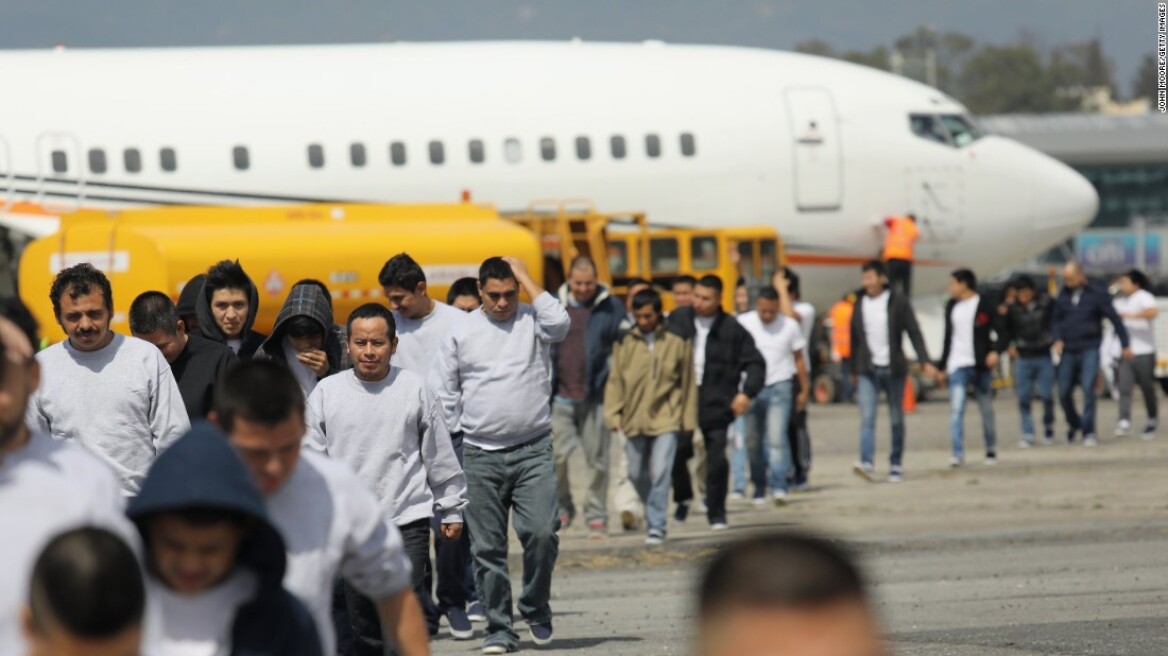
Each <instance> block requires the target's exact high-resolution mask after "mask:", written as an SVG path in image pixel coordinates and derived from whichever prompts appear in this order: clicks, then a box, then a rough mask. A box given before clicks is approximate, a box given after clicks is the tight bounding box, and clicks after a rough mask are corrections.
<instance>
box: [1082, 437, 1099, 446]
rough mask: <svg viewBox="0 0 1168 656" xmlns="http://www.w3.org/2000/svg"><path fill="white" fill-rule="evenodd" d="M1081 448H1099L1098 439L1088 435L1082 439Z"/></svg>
mask: <svg viewBox="0 0 1168 656" xmlns="http://www.w3.org/2000/svg"><path fill="white" fill-rule="evenodd" d="M1083 446H1085V447H1088V448H1094V447H1097V446H1099V438H1097V437H1095V436H1094V435H1088V436H1087V437H1084V438H1083Z"/></svg>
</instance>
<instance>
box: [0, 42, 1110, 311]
mask: <svg viewBox="0 0 1168 656" xmlns="http://www.w3.org/2000/svg"><path fill="white" fill-rule="evenodd" d="M0 69H2V70H4V71H5V74H6V76H5V77H6V82H7V88H8V89H9V93H8V94H7V96H8V97H7V100H6V102H5V103H3V104H0V194H2V195H3V197H4V198H5V199H6V200H7V202H8V203H9V204H11V203H14V202H18V201H27V202H34V203H39V204H42V205H48V206H56V207H62V208H63V209H69V208H71V207H75V206H77V205H86V206H113V207H120V206H136V205H150V204H166V203H183V204H240V203H246V204H271V203H273V202H285V201H300V200H311V199H320V200H345V201H375V202H409V203H420V202H433V201H439V202H441V201H451V202H453V201H456V200H457V199H458V198H459V196H460V194H461V192H463V191H464V190H467V191H469V192H471V193H472V194H473V197H474V199H475V200H476V201H480V202H491V203H494V204H495V205H497V206H498V207H499V208H500V209H501V210H510V209H520V208H523V207H524V206H526V205H527V204H528V203H529V202H531V201H533V200H536V199H541V198H586V199H589V200H591V201H592V202H593V203H595V204H596V206H597V207H599V208H600V209H602V210H613V211H616V210H643V211H645V212H647V213H648V215H649V217H650V221H652V222H656V223H662V224H678V225H691V226H716V225H740V224H759V223H763V224H771V225H774V226H776V227H777V228H778V229H779V231H780V233H781V234H782V236H783V238H784V240H785V241H786V243H787V247H788V252H789V255H790V259H791V264H792V266H793V267H795V268H796V269H797V270H799V272H800V273H801V274H802V275H803V278H804V295H805V296H807V297H808V298H809V299H810V300H812V301H813V302H816V303H817V304H818V305H819V306H820V307H821V309H822V308H823V307H825V305H826V303H827V302H829V301H830V300H833V299H834V298H836V297H838V296H839V294H841V293H843V292H844V291H845V290H846V289H848V288H850V287H854V286H855V284H856V281H857V280H858V276H859V271H858V264H859V262H860V261H861V260H864V259H867V258H870V257H873V256H875V255H877V254H878V251H879V246H880V240H881V234H882V233H880V232H879V230H878V229H877V226H878V225H879V224H880V221H881V219H882V218H883V217H885V216H888V215H891V214H900V213H905V212H915V213H916V215H917V217H918V219H919V221H920V224H921V226H922V233H923V235H922V238H921V241H920V242H919V243H918V246H917V258H918V263H919V265H918V267H917V271H916V276H917V279H916V282H915V283H914V287H915V289H916V290H919V291H921V292H929V291H939V290H940V289H941V288H942V283H943V281H944V279H945V276H946V275H947V272H948V270H949V269H951V268H953V267H955V266H958V265H962V266H971V267H972V268H974V269H975V270H977V271H978V272H982V273H990V272H993V271H996V270H998V269H1000V268H1001V267H1003V266H1005V265H1008V264H1010V263H1012V262H1014V261H1017V260H1019V259H1022V258H1024V257H1026V256H1028V255H1030V254H1032V253H1034V252H1036V251H1038V250H1040V249H1042V248H1045V247H1048V246H1050V245H1051V244H1054V243H1056V242H1058V241H1060V240H1062V239H1065V238H1066V237H1068V236H1069V235H1071V234H1073V233H1074V232H1076V231H1078V230H1079V229H1081V228H1082V227H1084V226H1085V225H1086V223H1087V222H1088V221H1089V220H1090V219H1091V217H1092V216H1093V215H1094V213H1095V210H1096V206H1097V202H1098V201H1097V197H1096V195H1095V192H1094V190H1093V189H1092V188H1091V186H1090V185H1089V184H1088V183H1087V182H1086V181H1085V180H1084V179H1083V178H1082V177H1081V176H1078V175H1077V174H1076V173H1075V172H1074V171H1072V170H1071V169H1069V168H1067V167H1066V166H1064V165H1062V164H1060V163H1059V162H1056V161H1054V160H1052V159H1050V158H1048V157H1046V156H1044V155H1042V154H1040V153H1038V152H1036V151H1033V150H1031V149H1029V148H1026V147H1024V146H1021V145H1019V144H1017V143H1015V142H1013V141H1010V140H1007V139H1004V138H1000V137H994V136H985V137H982V138H980V139H976V140H973V141H972V142H971V143H968V144H965V145H962V146H960V147H958V146H957V145H955V144H952V143H951V144H945V143H938V142H937V141H935V140H928V139H925V138H923V137H921V136H917V135H916V134H914V132H913V130H911V129H910V116H911V115H914V114H918V115H922V114H924V115H954V116H960V115H963V114H965V113H966V112H965V109H964V108H963V107H962V106H961V105H959V104H958V103H956V102H955V101H953V100H952V99H950V98H948V97H947V96H945V95H944V94H942V93H941V92H939V91H937V90H935V89H932V88H929V87H927V86H924V85H921V84H918V83H916V82H912V81H909V80H906V79H903V78H899V77H896V76H893V75H889V74H886V73H882V72H879V71H875V70H872V69H868V68H863V67H860V66H855V65H852V64H847V63H843V62H839V61H834V60H829V59H824V58H819V57H812V56H806V55H799V54H792V53H785V52H774V51H766V50H755V49H744V48H729V47H708V46H674V45H661V44H582V43H452V44H386V45H361V46H303V47H255V48H251V47H248V48H199V49H158V50H78V51H72V50H63V51H62V50H57V51H44V52H36V51H25V52H22V51H9V52H5V53H0ZM654 135H655V136H656V138H657V142H658V144H659V155H658V156H656V157H653V156H651V153H650V152H649V151H650V150H653V149H652V144H651V143H649V142H650V141H651V140H652V136H654ZM682 135H692V144H693V150H692V154H685V153H683V147H682V140H683V137H682ZM614 137H623V141H624V150H625V154H624V157H619V158H618V157H617V156H615V155H614V152H613V147H612V140H613V138H614ZM580 139H584V140H586V141H587V151H588V152H587V154H588V155H589V156H588V158H587V159H584V158H583V157H582V155H583V154H584V153H583V152H581V151H580V150H579V149H581V148H583V146H584V144H583V143H579V142H578V140H580ZM687 139H688V137H687ZM472 141H479V142H481V145H482V147H481V151H479V150H478V148H477V146H476V147H474V148H472V146H471V142H472ZM391 144H400V145H399V146H397V147H394V146H392V145H391ZM439 144H440V146H439ZM548 146H551V147H552V148H553V149H554V154H553V153H551V152H549V149H548ZM317 147H319V149H318V148H317ZM237 148H241V149H246V159H247V167H246V169H245V170H241V168H239V167H237V161H236V154H237V152H236V150H235V149H237ZM163 149H172V151H173V158H170V157H169V155H167V159H169V160H170V161H169V162H166V163H165V165H166V168H172V169H173V170H164V162H163V155H164V154H163ZM439 149H440V150H441V153H440V154H441V157H438V155H439V152H438V150H439ZM127 150H130V151H131V153H130V154H129V155H128V156H127V152H126V151H127ZM395 150H396V152H397V154H398V155H399V156H400V155H401V154H402V153H403V152H404V162H403V161H401V158H400V157H399V158H398V160H397V162H395V161H394V157H393V151H395ZM472 150H474V151H476V153H475V155H474V157H473V158H472V152H471V151H472ZM310 151H311V152H310ZM362 151H363V153H364V158H363V160H364V161H363V163H362V158H361V157H360V155H361V153H362ZM134 152H136V153H137V159H138V160H140V165H139V166H135V162H134V160H135V156H134V154H133V153H134ZM478 152H481V154H482V157H481V160H482V161H481V162H476V161H473V160H474V159H480V158H479V157H478V156H477V153H478ZM240 154H242V153H240ZM317 154H319V155H320V158H316V157H315V155H317ZM102 160H104V166H102V164H103V161H102ZM127 160H129V161H127ZM321 160H323V161H322V162H321ZM439 160H440V162H439ZM171 163H173V166H170V164H171ZM239 163H242V162H239ZM314 163H320V166H319V167H315V166H314V165H313V164H314ZM134 169H138V170H134ZM225 249H229V245H225ZM386 249H387V250H386V253H387V255H389V254H392V252H393V246H392V245H387V246H386ZM230 256H231V253H230V252H226V251H225V252H224V253H223V257H230Z"/></svg>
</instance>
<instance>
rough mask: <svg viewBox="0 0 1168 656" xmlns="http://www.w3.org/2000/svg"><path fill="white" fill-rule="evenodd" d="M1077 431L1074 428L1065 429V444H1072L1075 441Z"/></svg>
mask: <svg viewBox="0 0 1168 656" xmlns="http://www.w3.org/2000/svg"><path fill="white" fill-rule="evenodd" d="M1077 432H1078V431H1074V430H1069V431H1067V444H1074V443H1075V433H1077Z"/></svg>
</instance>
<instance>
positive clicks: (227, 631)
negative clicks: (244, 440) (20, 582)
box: [126, 423, 322, 656]
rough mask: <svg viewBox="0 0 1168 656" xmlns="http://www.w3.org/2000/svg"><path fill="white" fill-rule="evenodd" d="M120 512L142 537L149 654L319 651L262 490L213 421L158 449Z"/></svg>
mask: <svg viewBox="0 0 1168 656" xmlns="http://www.w3.org/2000/svg"><path fill="white" fill-rule="evenodd" d="M126 514H127V515H128V516H129V517H130V519H131V520H132V521H133V522H134V523H135V524H137V526H138V530H139V532H141V534H142V540H143V542H144V543H145V545H146V570H147V572H149V577H148V579H147V589H148V590H149V597H150V602H149V607H148V608H149V609H148V611H147V617H148V620H147V626H146V639H145V643H146V648H145V650H144V651H145V652H146V653H159V654H166V653H180V652H181V653H184V654H195V653H205V654H216V655H219V654H233V655H238V656H244V655H246V656H260V655H261V654H270V655H271V656H316V655H319V654H321V653H322V651H321V646H320V639H319V637H318V636H317V633H316V625H315V624H314V623H313V620H312V616H311V615H309V613H308V610H307V609H306V608H305V607H304V605H303V604H302V603H301V602H300V601H299V600H298V599H297V598H296V597H294V596H293V595H292V594H291V593H289V592H288V591H287V590H285V589H284V584H283V580H284V571H285V569H286V567H287V556H286V554H285V547H284V539H283V538H282V537H281V536H280V532H279V531H278V530H277V529H276V527H275V526H273V525H272V523H271V522H270V520H269V519H268V513H267V510H266V509H265V507H264V499H263V496H262V495H261V494H260V491H259V489H258V488H257V487H256V484H255V483H254V482H253V481H252V479H251V475H250V474H249V472H248V470H247V468H246V467H245V466H244V464H243V462H242V461H241V460H240V459H239V456H237V455H236V454H235V451H234V450H233V449H232V448H231V446H230V445H229V444H228V443H227V440H226V438H224V437H223V435H221V434H219V432H218V431H216V430H215V429H214V428H213V427H212V426H211V425H210V424H206V423H199V424H197V425H196V426H195V427H194V428H193V429H191V431H190V432H189V433H187V434H186V435H185V436H184V437H183V438H182V439H180V440H179V441H178V442H176V443H175V445H174V446H173V447H171V448H170V449H169V450H167V451H166V452H165V453H163V454H162V455H161V456H159V458H158V460H157V461H156V462H155V464H154V466H153V467H152V468H151V469H150V473H149V475H148V476H147V477H146V480H145V482H143V484H142V491H141V493H140V494H139V495H138V496H137V497H136V498H135V499H134V500H133V501H131V502H130V505H129V507H128V508H127V509H126Z"/></svg>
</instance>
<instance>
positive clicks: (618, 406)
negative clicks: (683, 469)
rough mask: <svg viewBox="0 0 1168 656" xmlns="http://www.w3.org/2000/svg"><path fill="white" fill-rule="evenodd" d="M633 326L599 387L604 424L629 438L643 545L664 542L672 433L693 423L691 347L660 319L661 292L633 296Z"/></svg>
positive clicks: (694, 389) (690, 427)
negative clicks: (641, 511)
mask: <svg viewBox="0 0 1168 656" xmlns="http://www.w3.org/2000/svg"><path fill="white" fill-rule="evenodd" d="M632 306H633V318H634V319H635V321H636V327H635V328H633V329H632V330H631V331H629V332H628V333H627V334H626V335H625V336H624V337H623V338H621V340H620V341H619V342H617V344H616V347H615V348H614V350H613V355H612V357H613V360H612V370H611V372H610V373H609V376H608V383H607V385H606V387H605V390H604V416H605V421H607V423H608V425H609V427H610V428H611V429H612V430H613V431H614V432H615V431H623V432H624V434H625V436H626V437H627V438H628V439H627V441H626V446H625V453H626V455H627V457H628V464H629V479H630V480H631V481H632V482H633V486H634V487H635V488H636V489H637V494H638V495H639V496H640V497H641V500H642V501H643V502H644V503H645V518H646V521H647V523H648V525H649V536H648V538H647V539H646V540H645V542H646V544H650V545H657V544H662V543H663V542H664V541H665V522H666V514H667V511H668V504H669V486H670V482H671V481H670V479H671V475H670V474H671V471H672V467H673V457H674V453H675V451H676V449H677V433H678V432H679V431H683V430H693V428H694V425H695V424H696V423H697V385H696V384H695V382H694V371H693V346H692V344H690V342H689V340H686V339H683V338H681V337H678V336H677V335H675V334H673V333H671V332H669V331H667V330H666V329H665V326H664V325H663V324H662V322H661V296H660V295H659V294H658V293H657V292H655V291H653V290H651V289H650V290H645V291H641V292H638V293H637V294H636V295H635V296H634V297H633V303H632Z"/></svg>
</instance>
